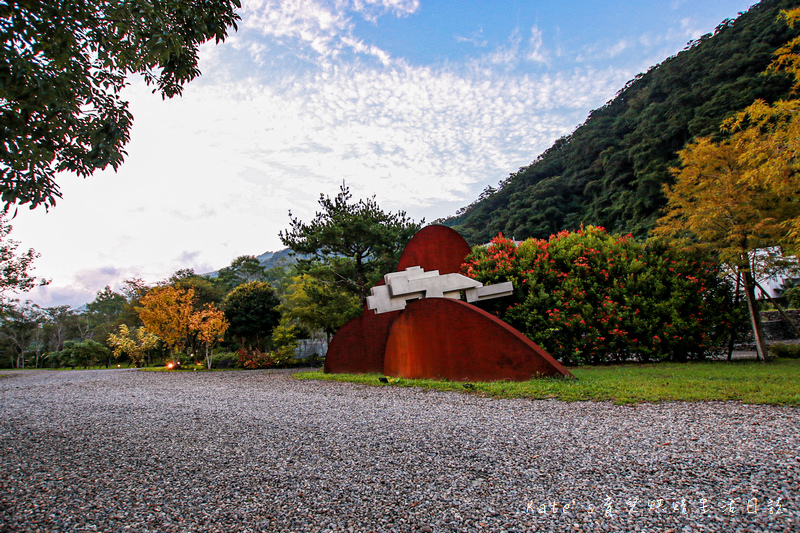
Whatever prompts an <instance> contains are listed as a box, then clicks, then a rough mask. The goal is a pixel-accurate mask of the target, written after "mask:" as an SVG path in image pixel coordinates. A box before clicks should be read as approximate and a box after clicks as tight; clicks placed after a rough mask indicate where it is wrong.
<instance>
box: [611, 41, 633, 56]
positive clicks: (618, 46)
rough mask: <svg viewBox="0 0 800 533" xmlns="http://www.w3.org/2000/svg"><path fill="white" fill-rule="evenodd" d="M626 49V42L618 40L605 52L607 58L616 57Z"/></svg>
mask: <svg viewBox="0 0 800 533" xmlns="http://www.w3.org/2000/svg"><path fill="white" fill-rule="evenodd" d="M627 48H628V41H627V40H625V39H620V40H619V41H617V42H616V43H614V45H613V46H611V47H610V48H609V49H608V50H606V54H607V55H608V57H616V56H618V55H620V54H621V53H622V52H623V51H625V49H627Z"/></svg>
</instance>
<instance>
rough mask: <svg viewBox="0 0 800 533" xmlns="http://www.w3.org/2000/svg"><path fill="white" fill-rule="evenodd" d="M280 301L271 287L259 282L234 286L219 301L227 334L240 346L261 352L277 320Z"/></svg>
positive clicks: (278, 318)
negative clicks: (223, 298) (223, 313)
mask: <svg viewBox="0 0 800 533" xmlns="http://www.w3.org/2000/svg"><path fill="white" fill-rule="evenodd" d="M279 304H280V300H279V299H278V295H277V294H276V293H275V289H273V288H272V286H271V285H270V284H269V283H265V282H263V281H251V282H249V283H245V284H243V285H239V286H238V287H236V288H235V289H234V290H233V291H232V292H231V293H230V294H228V296H227V297H226V298H225V301H224V302H223V304H222V310H223V311H224V312H225V318H226V319H227V321H228V322H229V323H230V327H229V328H228V334H229V335H230V336H231V337H233V338H234V339H236V340H238V341H239V342H241V344H242V347H243V348H248V349H255V350H258V351H263V350H264V348H265V343H266V341H267V340H268V339H269V338H270V335H272V330H273V329H274V328H275V326H277V325H278V322H279V321H280V313H279V312H278V310H277V307H278V305H279Z"/></svg>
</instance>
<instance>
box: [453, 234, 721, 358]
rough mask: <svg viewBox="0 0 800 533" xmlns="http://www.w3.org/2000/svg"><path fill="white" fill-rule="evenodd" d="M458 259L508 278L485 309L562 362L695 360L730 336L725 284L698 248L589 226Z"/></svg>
mask: <svg viewBox="0 0 800 533" xmlns="http://www.w3.org/2000/svg"><path fill="white" fill-rule="evenodd" d="M465 261H466V262H465V264H464V265H463V271H464V273H465V274H466V275H468V276H470V277H473V278H475V279H477V280H478V281H481V282H482V283H485V284H491V283H497V282H501V281H511V282H513V284H514V296H513V299H504V300H503V301H502V302H500V301H495V302H494V303H487V306H486V308H487V310H488V311H490V312H493V313H494V314H496V315H497V316H499V317H500V318H502V319H503V320H505V321H506V322H508V323H509V324H511V325H512V326H514V327H515V328H517V329H519V330H520V331H522V332H523V333H525V334H526V335H528V336H529V337H530V338H531V339H532V340H533V341H534V342H536V343H538V344H539V345H541V346H542V347H543V348H544V349H545V350H547V351H548V352H550V353H551V354H552V355H553V356H554V357H556V358H557V359H559V360H561V361H562V362H565V363H567V364H582V363H602V362H611V361H626V360H631V359H634V360H639V361H653V360H673V361H684V360H687V359H700V358H703V357H705V356H706V355H708V354H710V353H712V352H715V351H719V350H720V346H721V345H722V344H724V343H725V342H726V341H727V339H728V338H729V336H730V323H731V319H732V314H733V304H732V297H731V290H730V287H729V286H728V284H727V283H725V282H724V281H723V279H722V277H721V276H720V275H719V269H718V267H717V266H716V265H714V264H713V263H711V262H710V261H709V260H708V258H706V257H703V256H701V255H700V254H699V253H697V252H691V251H687V250H680V249H677V248H674V247H671V246H669V245H667V244H665V243H663V242H660V241H656V240H650V241H647V242H645V243H641V242H638V241H636V240H634V239H633V238H632V237H631V236H630V235H627V236H620V235H611V234H608V233H607V232H606V231H605V230H604V229H603V228H601V227H594V226H589V227H587V228H584V229H581V230H580V231H577V232H567V231H562V232H560V233H558V234H557V235H553V236H551V237H550V239H549V240H547V241H545V240H539V239H528V240H527V241H524V242H522V243H520V244H519V245H517V244H516V243H514V242H513V241H511V240H509V239H506V238H504V237H503V236H502V235H500V236H498V237H497V238H495V239H493V240H492V242H491V243H490V244H489V245H488V246H477V247H475V248H474V249H473V251H472V253H471V254H470V255H469V256H467V258H466V260H465Z"/></svg>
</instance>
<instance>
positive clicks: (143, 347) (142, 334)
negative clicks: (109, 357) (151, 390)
mask: <svg viewBox="0 0 800 533" xmlns="http://www.w3.org/2000/svg"><path fill="white" fill-rule="evenodd" d="M160 340H161V339H159V338H158V336H157V335H154V334H153V333H150V332H149V331H147V329H145V328H137V329H136V330H135V332H133V333H132V332H131V331H130V329H129V328H128V326H127V325H125V324H121V325H120V326H119V333H112V334H110V335H109V336H108V344H109V345H110V346H111V348H112V350H113V351H114V357H121V356H123V355H125V356H128V357H130V358H131V361H132V362H133V366H135V367H137V368H138V367H139V365H140V364H141V363H142V361H144V358H145V356H146V355H147V351H148V350H150V349H152V348H155V347H156V346H158V342H159V341H160Z"/></svg>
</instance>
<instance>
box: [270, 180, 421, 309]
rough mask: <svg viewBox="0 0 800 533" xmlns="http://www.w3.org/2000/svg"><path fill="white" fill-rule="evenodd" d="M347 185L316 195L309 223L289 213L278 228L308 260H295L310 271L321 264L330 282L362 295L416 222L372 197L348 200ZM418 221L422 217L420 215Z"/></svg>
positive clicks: (390, 264)
mask: <svg viewBox="0 0 800 533" xmlns="http://www.w3.org/2000/svg"><path fill="white" fill-rule="evenodd" d="M352 200H353V195H352V194H351V193H350V189H349V188H348V187H347V186H346V185H345V184H342V185H341V187H340V188H339V193H338V194H337V195H336V196H335V197H333V198H330V197H328V196H325V195H324V194H322V195H320V198H319V205H320V207H322V211H319V212H317V213H316V215H315V216H314V218H313V219H312V220H311V222H309V223H305V222H302V221H301V220H299V219H298V218H296V217H292V213H291V211H290V212H289V217H290V219H291V228H290V229H288V230H285V231H281V232H280V238H281V241H282V242H283V244H284V245H285V246H288V247H290V248H291V249H292V250H293V251H294V252H295V253H298V254H308V255H310V256H311V259H310V260H301V261H299V264H300V265H301V267H302V266H305V267H307V271H308V272H309V273H311V274H312V275H315V274H314V272H313V269H318V268H319V267H320V266H323V267H324V270H326V272H325V273H319V275H315V277H318V278H323V277H326V276H327V275H328V274H330V275H331V276H332V278H333V279H334V280H335V283H336V284H337V285H338V286H340V287H342V288H344V289H346V290H347V291H349V292H351V293H353V294H355V295H357V296H358V297H359V299H360V300H361V303H362V305H363V303H364V302H365V301H366V297H367V295H368V294H369V289H370V288H371V287H372V286H373V285H375V284H376V283H377V282H378V281H379V280H380V279H381V278H382V277H383V275H384V274H386V273H387V272H391V271H392V270H393V269H394V268H395V266H396V265H397V262H398V260H399V259H400V254H401V253H402V252H403V248H404V247H405V245H406V243H407V242H408V241H409V240H410V239H411V237H413V236H414V234H415V233H416V232H417V231H418V230H419V228H420V226H421V224H417V223H415V222H413V221H412V220H411V219H409V218H408V217H407V216H406V213H405V211H400V212H398V213H386V212H384V211H383V210H382V209H381V208H380V207H379V206H378V203H377V202H376V201H375V197H374V196H373V197H372V198H368V199H366V200H364V199H361V200H358V201H357V202H353V201H352ZM423 222H424V221H423Z"/></svg>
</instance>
